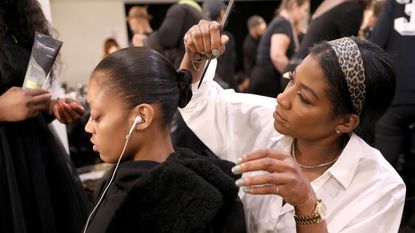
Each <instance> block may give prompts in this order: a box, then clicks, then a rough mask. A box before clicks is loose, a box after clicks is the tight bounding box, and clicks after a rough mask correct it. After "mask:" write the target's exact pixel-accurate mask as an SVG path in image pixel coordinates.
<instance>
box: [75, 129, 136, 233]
mask: <svg viewBox="0 0 415 233" xmlns="http://www.w3.org/2000/svg"><path fill="white" fill-rule="evenodd" d="M134 126H135V124H134ZM134 126H133V127H134ZM133 127H131V128H133ZM131 133H132V130H130V132H129V133H128V135H127V137H126V138H125V139H126V140H125V144H124V148H123V149H122V152H121V154H120V157H119V158H118V161H117V164H116V165H115V168H114V171H113V172H112V176H111V179H110V181H109V182H108V184H107V186H106V187H105V189H104V191H103V192H102V194H101V197H100V198H99V200H98V202H97V204H95V206H94V208H93V209H92V211H91V213H90V214H89V216H88V219H87V220H86V223H85V227H84V230H83V233H86V230H87V229H88V225H89V223H90V221H91V219H92V215H93V214H94V213H95V211H96V210H97V208H98V206H99V205H100V204H101V202H102V200H103V198H104V196H105V194H106V193H107V191H108V189H109V187H110V185H111V183H112V181H113V180H114V177H115V173H116V172H117V169H118V166H119V165H120V162H121V159H122V156H123V155H124V152H125V149H126V148H127V145H128V141H129V140H130V135H131Z"/></svg>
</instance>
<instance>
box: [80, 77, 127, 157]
mask: <svg viewBox="0 0 415 233" xmlns="http://www.w3.org/2000/svg"><path fill="white" fill-rule="evenodd" d="M101 75H105V74H103V73H101V72H97V73H94V74H93V75H92V77H91V79H90V81H89V85H88V94H87V101H88V104H89V107H90V110H91V116H90V118H89V120H88V123H87V124H86V126H85V131H86V132H88V133H90V134H92V136H91V142H92V143H93V145H94V147H93V150H94V151H97V152H99V154H100V157H101V159H102V160H103V161H104V162H107V163H114V162H116V161H117V160H118V158H119V156H120V153H121V151H122V148H123V146H124V143H125V140H126V139H125V137H126V135H127V133H128V130H129V125H128V122H129V121H128V116H129V115H128V113H129V111H128V110H127V107H126V104H125V103H123V102H122V101H121V99H120V97H118V96H117V95H114V94H112V93H111V91H109V90H108V88H106V87H104V86H103V85H102V84H100V83H99V82H98V81H97V79H99V78H100V77H99V76H101ZM126 157H127V156H126ZM126 157H124V158H126Z"/></svg>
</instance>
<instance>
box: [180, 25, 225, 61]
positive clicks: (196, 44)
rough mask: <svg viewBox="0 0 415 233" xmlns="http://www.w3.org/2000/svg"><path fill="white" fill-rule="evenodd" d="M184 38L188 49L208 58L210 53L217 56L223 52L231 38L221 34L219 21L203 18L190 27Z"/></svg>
mask: <svg viewBox="0 0 415 233" xmlns="http://www.w3.org/2000/svg"><path fill="white" fill-rule="evenodd" d="M183 40H184V44H185V47H186V50H187V51H190V52H192V53H195V54H199V55H200V56H199V57H200V58H205V59H206V58H207V57H208V55H209V54H212V55H213V56H215V57H217V56H219V55H220V54H221V53H223V51H224V49H225V47H224V45H225V44H226V43H227V42H228V40H229V38H228V37H227V36H221V28H220V24H219V23H217V22H215V21H212V22H210V21H206V20H201V21H200V22H199V24H197V25H194V26H193V27H191V28H190V29H189V31H188V32H187V33H186V34H185V36H184V39H183Z"/></svg>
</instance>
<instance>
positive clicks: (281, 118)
mask: <svg viewBox="0 0 415 233" xmlns="http://www.w3.org/2000/svg"><path fill="white" fill-rule="evenodd" d="M273 116H274V119H275V120H276V121H280V122H287V119H286V118H285V117H284V115H283V114H281V113H280V112H279V111H278V110H277V109H275V112H274V114H273Z"/></svg>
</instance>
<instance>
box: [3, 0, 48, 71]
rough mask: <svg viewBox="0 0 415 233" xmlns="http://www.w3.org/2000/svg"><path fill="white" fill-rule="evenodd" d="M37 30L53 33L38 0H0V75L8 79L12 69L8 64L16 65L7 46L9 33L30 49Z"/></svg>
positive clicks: (46, 33)
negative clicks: (7, 66)
mask: <svg viewBox="0 0 415 233" xmlns="http://www.w3.org/2000/svg"><path fill="white" fill-rule="evenodd" d="M35 31H38V32H40V33H43V34H45V35H49V36H50V35H51V31H50V27H49V24H48V21H47V20H46V17H45V15H44V14H43V12H42V10H41V8H40V5H39V3H38V1H37V0H2V1H0V77H1V78H2V79H7V78H8V77H9V73H8V72H10V70H7V69H6V65H9V66H11V67H15V66H16V65H15V64H13V61H12V59H11V58H10V51H9V48H8V47H7V46H5V43H4V41H5V37H6V35H7V34H9V35H13V37H14V38H15V39H16V40H17V41H18V42H19V44H20V45H21V46H23V47H24V48H26V49H28V50H30V49H31V47H32V44H33V39H34V37H35Z"/></svg>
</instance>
